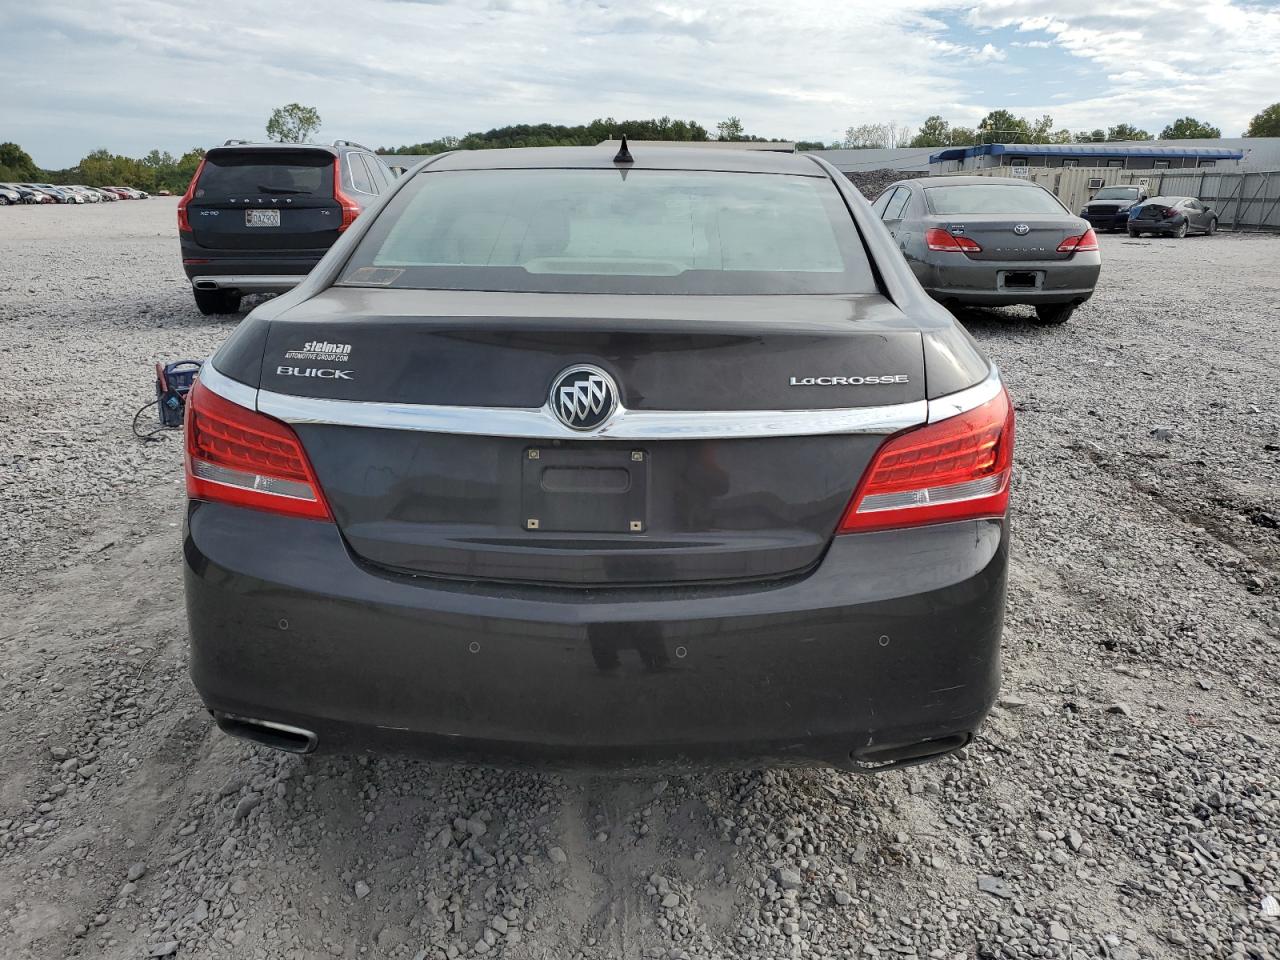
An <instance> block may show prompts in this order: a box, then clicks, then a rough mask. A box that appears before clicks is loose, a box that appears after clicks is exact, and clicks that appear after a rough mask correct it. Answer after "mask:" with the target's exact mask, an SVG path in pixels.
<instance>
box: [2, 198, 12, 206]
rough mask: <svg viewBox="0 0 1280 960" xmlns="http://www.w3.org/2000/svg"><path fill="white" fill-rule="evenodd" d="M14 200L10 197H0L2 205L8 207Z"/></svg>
mask: <svg viewBox="0 0 1280 960" xmlns="http://www.w3.org/2000/svg"><path fill="white" fill-rule="evenodd" d="M12 202H13V201H11V200H10V199H9V198H8V197H0V207H7V206H8V205H9V204H10V203H12Z"/></svg>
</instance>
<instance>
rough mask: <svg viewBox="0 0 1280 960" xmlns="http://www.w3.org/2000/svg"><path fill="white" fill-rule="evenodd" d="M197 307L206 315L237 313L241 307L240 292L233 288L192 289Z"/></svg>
mask: <svg viewBox="0 0 1280 960" xmlns="http://www.w3.org/2000/svg"><path fill="white" fill-rule="evenodd" d="M191 292H192V293H193V294H194V295H195V298H196V309H198V310H199V311H200V312H201V313H203V314H204V315H205V316H206V317H211V316H214V315H215V314H219V313H235V312H236V311H237V310H239V309H240V294H238V293H235V292H234V291H231V290H192V291H191Z"/></svg>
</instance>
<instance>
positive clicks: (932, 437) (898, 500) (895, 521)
mask: <svg viewBox="0 0 1280 960" xmlns="http://www.w3.org/2000/svg"><path fill="white" fill-rule="evenodd" d="M1012 463H1013V404H1012V403H1010V402H1009V394H1008V393H1007V392H1006V391H1005V390H1004V388H1003V387H1002V388H1001V390H1000V392H999V393H998V394H996V395H995V396H994V397H993V398H992V399H990V400H988V401H987V402H986V403H984V404H983V405H982V406H980V407H975V408H974V409H972V410H969V411H967V412H965V413H961V414H958V415H956V416H954V417H950V418H948V419H946V420H941V421H939V422H938V423H928V424H925V425H924V426H921V427H915V428H913V429H911V430H907V431H905V432H903V433H899V434H897V435H896V436H893V437H890V438H889V439H888V440H886V441H885V443H884V444H883V445H882V446H881V447H880V449H879V450H877V451H876V455H875V457H873V458H872V460H871V465H870V466H869V467H867V471H866V473H865V474H863V477H862V481H861V482H860V483H859V484H858V489H857V490H856V491H855V492H854V494H853V499H852V500H851V501H850V502H849V506H848V507H847V508H846V509H845V512H844V517H843V518H842V519H841V520H840V526H839V527H838V528H837V530H836V532H837V533H860V532H863V531H867V530H887V529H890V528H894V527H916V526H921V525H923V524H927V523H948V522H950V521H953V520H973V519H979V518H982V517H1003V516H1004V515H1005V512H1006V511H1007V510H1008V507H1009V473H1010V470H1011V467H1012Z"/></svg>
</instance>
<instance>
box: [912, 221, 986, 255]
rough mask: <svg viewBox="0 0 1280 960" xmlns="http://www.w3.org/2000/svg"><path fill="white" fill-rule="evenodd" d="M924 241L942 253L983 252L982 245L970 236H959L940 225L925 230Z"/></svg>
mask: <svg viewBox="0 0 1280 960" xmlns="http://www.w3.org/2000/svg"><path fill="white" fill-rule="evenodd" d="M924 242H925V246H927V247H928V248H929V249H930V250H938V251H940V252H942V253H981V252H982V247H981V246H979V245H978V242H977V241H976V240H972V239H970V238H969V237H957V236H955V235H954V234H952V233H951V232H949V231H947V230H943V229H941V228H940V227H930V228H929V229H928V230H926V231H925V232H924Z"/></svg>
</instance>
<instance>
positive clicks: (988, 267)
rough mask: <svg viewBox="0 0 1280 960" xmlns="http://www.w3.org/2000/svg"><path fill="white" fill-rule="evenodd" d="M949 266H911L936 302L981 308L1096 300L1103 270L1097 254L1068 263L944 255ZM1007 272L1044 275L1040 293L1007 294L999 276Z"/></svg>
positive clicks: (1080, 255)
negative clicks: (973, 258)
mask: <svg viewBox="0 0 1280 960" xmlns="http://www.w3.org/2000/svg"><path fill="white" fill-rule="evenodd" d="M942 256H946V257H948V258H951V259H949V260H948V261H946V262H937V263H935V262H924V261H916V262H914V263H912V269H913V270H914V271H915V274H916V277H917V278H918V279H919V280H920V285H921V286H923V287H924V289H925V291H926V292H927V293H928V294H929V295H930V296H931V297H933V298H934V299H935V300H940V301H942V302H944V303H945V302H948V301H952V302H957V303H966V304H974V305H978V306H1004V305H1008V304H1018V303H1029V304H1038V303H1044V304H1052V303H1084V302H1085V301H1086V300H1088V299H1089V298H1090V297H1092V296H1093V290H1094V287H1095V286H1096V285H1097V283H1098V274H1099V273H1100V272H1101V271H1102V258H1101V257H1100V256H1099V255H1098V254H1097V253H1078V254H1076V255H1075V256H1073V257H1072V258H1071V259H1070V260H1025V261H1007V262H1006V261H994V260H970V259H968V258H967V257H962V256H959V255H956V254H943V255H942ZM1006 271H1015V272H1035V273H1041V274H1043V281H1042V283H1041V285H1040V287H1039V288H1037V289H1013V290H1007V289H1003V288H1002V287H1001V284H1000V275H1001V274H1002V273H1004V272H1006Z"/></svg>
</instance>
